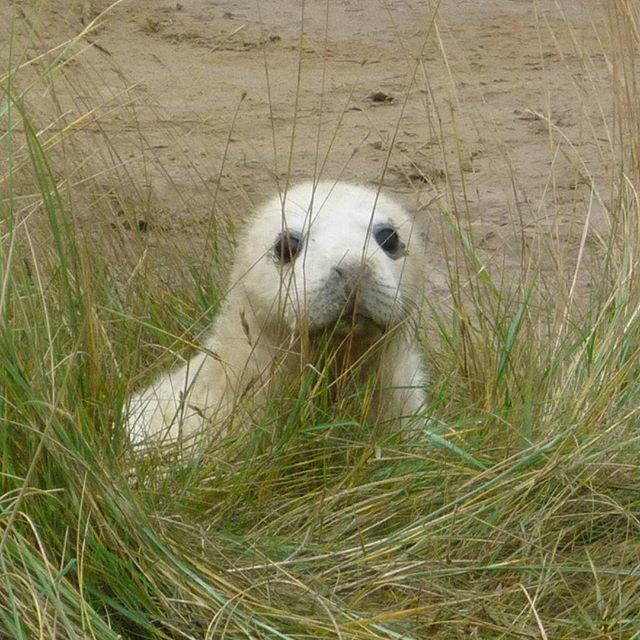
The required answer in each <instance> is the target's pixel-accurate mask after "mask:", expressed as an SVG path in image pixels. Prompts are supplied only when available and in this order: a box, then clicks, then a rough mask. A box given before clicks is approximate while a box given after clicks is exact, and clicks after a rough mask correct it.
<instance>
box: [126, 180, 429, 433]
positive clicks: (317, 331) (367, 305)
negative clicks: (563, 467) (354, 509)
mask: <svg viewBox="0 0 640 640" xmlns="http://www.w3.org/2000/svg"><path fill="white" fill-rule="evenodd" d="M412 232H413V224H412V220H411V218H410V217H409V216H408V214H407V213H406V212H405V211H404V209H403V208H402V207H401V206H399V205H398V204H397V203H395V202H394V201H393V200H391V199H389V198H387V197H385V196H384V195H382V194H379V193H378V192H377V191H375V190H371V189H368V188H365V187H360V186H355V185H351V184H345V183H340V182H337V183H336V182H320V183H317V184H314V183H311V182H308V183H303V184H300V185H298V186H296V187H294V188H292V189H291V190H290V191H289V192H288V193H287V194H286V197H285V199H284V201H283V200H282V199H281V198H280V197H276V198H273V199H272V200H271V201H269V202H268V203H267V204H266V205H264V206H263V207H261V208H260V209H259V210H258V211H257V214H256V215H255V216H254V217H253V218H252V219H251V220H250V221H249V223H248V224H247V225H246V227H245V229H244V231H243V233H242V236H241V239H240V241H239V244H238V248H237V252H236V259H235V263H234V267H233V269H232V272H231V286H230V288H229V290H228V293H227V296H226V298H225V300H224V302H223V305H222V308H221V311H220V313H219V315H218V317H217V318H216V320H215V321H214V323H213V326H212V327H211V330H210V331H209V333H208V334H207V336H206V338H205V340H204V345H203V348H202V350H201V351H200V352H199V353H197V354H196V355H195V356H193V357H192V358H191V359H190V360H189V361H187V362H186V363H185V364H184V365H182V366H181V367H179V368H177V369H175V370H173V371H171V372H169V373H167V374H166V375H164V376H162V377H160V378H159V379H158V380H156V381H155V382H154V383H152V384H151V385H150V386H149V387H147V388H146V389H144V390H142V391H141V392H139V393H137V394H135V395H134V396H133V397H132V398H131V400H130V402H129V408H128V416H127V422H126V426H127V429H128V433H129V434H130V436H131V439H132V441H133V442H134V443H140V442H145V441H153V440H158V439H167V438H168V439H170V440H175V439H178V438H180V439H182V438H184V437H187V436H191V435H193V434H195V433H198V432H201V431H202V430H203V429H204V428H207V429H213V430H214V431H215V432H222V431H224V430H225V429H226V428H227V427H228V425H229V424H230V420H231V419H232V418H238V419H241V417H242V409H243V407H249V406H255V405H256V402H258V403H259V402H260V401H263V400H265V399H266V397H268V396H269V394H270V393H271V392H272V390H273V385H274V383H275V382H277V381H281V380H282V379H283V378H286V377H289V378H292V377H294V376H296V375H300V373H301V371H302V370H303V369H304V368H305V367H307V366H311V367H317V362H316V361H315V358H316V356H317V354H318V353H319V351H322V353H323V354H324V360H325V361H326V360H327V359H328V361H329V362H330V364H331V370H332V372H333V373H332V377H333V378H334V380H333V381H334V382H336V381H337V382H339V381H340V379H341V378H348V377H350V376H351V372H352V370H356V369H357V371H358V376H359V378H362V379H363V380H365V379H370V378H371V376H375V385H376V387H375V388H376V393H375V396H376V397H375V399H374V401H373V402H372V404H371V409H370V413H371V412H373V414H374V415H373V416H370V417H373V418H375V419H378V420H396V421H399V422H400V423H401V422H402V421H403V420H405V419H407V418H409V417H411V416H412V415H414V414H415V412H416V411H417V410H418V409H419V408H420V407H421V406H422V405H423V403H424V400H425V397H424V382H425V376H424V372H423V367H422V362H421V357H420V350H419V345H418V340H417V335H416V323H417V318H416V314H417V311H418V307H419V304H420V302H421V300H420V296H421V295H422V290H423V286H422V282H423V279H424V273H423V269H422V265H421V260H420V255H419V254H420V252H419V251H417V250H415V247H416V245H419V244H420V243H419V242H418V238H417V237H415V238H414V237H412V236H413V233H412ZM415 235H416V236H417V234H415ZM411 246H413V247H414V250H413V251H411V250H410V248H411ZM354 367H355V368H354ZM332 386H334V385H332ZM337 388H339V384H338V385H337Z"/></svg>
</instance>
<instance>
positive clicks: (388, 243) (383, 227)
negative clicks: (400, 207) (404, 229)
mask: <svg viewBox="0 0 640 640" xmlns="http://www.w3.org/2000/svg"><path fill="white" fill-rule="evenodd" d="M373 237H374V238H375V239H376V242H377V243H378V244H379V245H380V247H381V248H382V250H383V251H384V252H385V253H386V254H387V255H389V256H391V257H392V258H397V257H399V256H400V254H401V253H402V250H403V249H404V244H402V242H400V236H398V232H397V231H396V230H395V228H394V227H393V226H392V225H390V224H378V225H376V226H375V227H374V229H373Z"/></svg>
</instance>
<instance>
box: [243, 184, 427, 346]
mask: <svg viewBox="0 0 640 640" xmlns="http://www.w3.org/2000/svg"><path fill="white" fill-rule="evenodd" d="M412 232H413V224H412V220H411V218H410V217H409V215H408V214H407V213H406V212H405V211H404V209H403V208H402V207H401V206H400V205H398V204H397V203H395V202H393V201H392V200H390V199H389V198H387V197H385V196H384V195H382V194H379V193H378V191H376V190H372V189H368V188H365V187H361V186H355V185H351V184H345V183H341V182H320V183H317V184H314V183H311V182H306V183H303V184H300V185H298V186H295V187H293V188H292V189H290V190H289V191H288V193H287V194H286V197H285V198H284V200H283V199H281V198H280V197H276V198H274V199H272V200H271V201H270V202H268V203H267V204H266V205H265V206H263V207H262V208H261V209H259V211H258V213H257V215H256V217H255V218H254V219H253V220H252V221H251V222H250V225H249V226H248V227H247V229H246V231H245V233H244V234H243V241H242V243H241V245H240V247H239V253H240V255H239V256H238V260H237V262H236V266H237V265H241V267H242V271H238V269H236V273H235V274H234V276H233V277H232V282H235V283H237V284H238V286H240V287H242V289H243V293H244V296H243V297H244V299H245V300H250V301H251V307H252V309H251V311H252V314H253V316H254V317H255V318H257V319H258V320H259V321H260V322H262V323H264V324H263V327H266V325H267V324H269V323H275V324H276V325H282V324H284V326H285V327H286V330H288V331H289V333H292V332H293V333H295V334H298V335H299V334H302V333H307V334H308V335H311V336H313V335H318V334H322V333H327V332H330V333H331V334H332V335H335V336H337V337H339V338H343V337H344V336H345V334H346V333H347V332H349V333H351V334H352V335H354V336H355V337H357V338H358V339H360V337H362V339H365V338H366V337H373V336H378V337H379V336H381V335H382V334H384V333H385V332H387V331H388V330H389V329H390V328H391V327H393V326H397V325H400V324H402V323H403V321H405V320H407V319H408V318H409V317H410V315H411V314H410V310H411V309H412V308H413V307H415V305H416V297H417V293H418V289H419V284H418V283H419V281H420V274H419V273H417V272H416V271H417V269H416V268H415V264H412V263H411V261H410V260H407V256H408V251H409V243H410V240H411V236H412ZM414 263H415V260H414ZM248 265H251V266H250V267H249V268H247V267H248Z"/></svg>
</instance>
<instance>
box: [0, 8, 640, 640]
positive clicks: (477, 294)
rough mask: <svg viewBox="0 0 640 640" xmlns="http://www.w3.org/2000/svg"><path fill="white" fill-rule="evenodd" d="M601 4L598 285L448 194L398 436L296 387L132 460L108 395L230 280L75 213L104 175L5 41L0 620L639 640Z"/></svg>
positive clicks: (625, 93) (629, 163)
mask: <svg viewBox="0 0 640 640" xmlns="http://www.w3.org/2000/svg"><path fill="white" fill-rule="evenodd" d="M614 5H615V6H613V5H612V6H613V8H612V9H611V16H610V18H611V24H612V28H613V29H614V32H615V33H618V34H620V37H619V39H618V43H619V46H620V51H617V52H614V53H613V55H614V61H615V65H614V72H615V73H614V82H615V85H614V86H615V87H616V92H615V96H616V102H617V105H616V114H617V115H616V120H615V122H614V123H613V126H614V127H615V129H616V130H617V131H618V135H619V140H620V145H618V144H617V143H616V144H615V145H614V146H612V149H611V154H612V157H615V158H616V159H617V163H616V165H615V166H616V170H615V175H614V176H613V183H614V190H613V196H612V198H611V199H610V204H609V205H608V215H609V218H610V222H611V233H610V235H609V236H608V237H607V238H606V239H605V243H604V247H603V249H602V252H601V256H599V259H600V263H599V264H598V265H597V269H596V268H594V269H593V272H592V274H591V283H592V286H591V290H590V293H589V295H588V296H584V297H580V298H578V296H575V295H573V289H572V287H571V284H570V283H571V278H569V284H568V285H567V286H566V287H565V284H564V283H560V284H559V285H558V286H557V287H556V288H553V287H552V285H550V284H549V282H548V280H545V279H544V278H543V277H542V276H541V275H540V274H538V273H536V272H535V270H534V271H533V273H531V272H526V270H524V271H523V274H525V273H528V275H526V277H525V275H523V277H522V279H521V280H520V281H517V282H515V283H513V282H510V283H509V286H507V285H506V284H505V282H504V279H502V278H500V277H499V275H500V274H495V273H493V272H492V270H491V269H490V268H489V267H488V266H487V265H486V264H485V263H484V262H483V256H482V255H481V253H480V251H479V250H478V249H477V247H476V245H475V244H474V241H473V238H472V236H471V234H470V233H468V231H467V230H466V227H465V224H464V222H462V223H460V222H458V220H460V219H462V218H463V217H464V216H457V217H456V216H455V215H453V214H452V213H450V212H449V211H447V210H445V211H444V212H443V213H444V214H445V216H446V215H449V220H450V224H451V226H452V228H453V229H454V235H455V236H456V238H457V244H456V251H458V256H459V259H458V266H457V268H456V269H453V268H452V270H451V272H450V273H449V287H450V293H451V299H452V301H453V302H452V305H451V308H450V309H449V311H443V310H442V309H437V308H436V309H433V310H432V311H431V316H430V317H431V319H432V321H433V323H434V325H435V326H436V327H437V337H436V338H435V339H434V340H433V341H432V346H431V347H430V350H429V359H430V366H431V370H432V389H431V397H432V404H431V408H430V410H429V411H430V420H429V431H428V433H426V434H425V438H424V440H423V441H418V442H410V443H406V442H404V443H403V442H401V441H398V439H397V438H394V437H392V436H389V435H388V434H385V433H380V432H378V431H376V430H375V428H371V427H370V426H368V425H366V424H361V421H359V420H358V416H357V413H355V414H354V413H350V412H349V408H348V407H347V409H345V411H344V412H343V415H336V414H335V411H332V408H331V406H330V405H328V403H327V401H326V399H327V394H326V389H322V388H319V389H318V388H313V387H310V388H307V389H305V388H303V392H302V393H301V395H300V397H299V398H298V399H297V400H291V399H290V400H289V401H288V402H287V403H286V405H285V406H286V410H283V407H282V406H280V405H277V404H276V402H275V401H274V407H273V411H272V412H270V413H269V414H268V416H267V418H265V419H264V422H263V423H262V424H257V425H251V427H252V428H251V429H248V431H247V433H246V434H245V435H243V436H242V437H239V438H235V439H232V438H229V439H227V440H225V441H224V442H222V443H220V444H219V445H218V446H217V447H215V448H212V449H211V450H209V451H207V452H206V453H205V454H203V455H202V456H201V457H200V458H198V459H197V460H194V461H189V462H187V463H185V462H184V461H180V460H179V459H176V456H175V453H174V452H171V451H167V452H165V453H163V454H157V455H156V456H154V457H150V458H146V459H139V458H136V457H135V456H132V454H131V452H130V451H129V448H128V446H127V442H126V437H125V434H124V433H123V432H122V429H121V428H120V425H119V415H120V410H121V407H122V406H123V403H124V401H125V398H126V395H127V393H128V392H129V390H130V389H131V388H132V387H134V386H136V385H137V384H138V383H139V380H140V372H141V371H142V372H143V373H142V377H144V376H148V375H149V373H148V372H147V373H145V369H146V368H147V367H151V368H152V369H154V370H160V369H163V368H164V367H165V366H166V364H167V363H168V362H170V361H171V357H170V356H162V357H158V353H159V351H158V350H157V349H155V348H154V347H152V346H144V347H143V348H142V349H139V348H138V347H139V345H141V344H142V345H151V344H154V343H155V344H160V345H162V346H163V347H166V348H167V349H169V350H178V351H182V350H184V347H185V343H186V344H189V343H190V342H191V341H193V340H194V339H195V337H196V336H197V334H198V332H199V331H200V330H202V329H203V328H204V327H205V326H206V324H207V320H208V319H210V317H211V316H212V315H213V314H214V313H215V308H216V306H217V304H218V303H217V301H218V299H219V296H220V291H219V278H218V277H217V276H216V275H215V273H216V272H215V270H212V269H209V270H208V271H207V273H210V274H211V275H210V276H208V277H206V278H202V277H201V275H199V274H198V275H196V272H194V274H193V277H191V278H190V279H189V277H186V276H185V279H184V280H183V281H181V283H182V284H181V286H180V287H176V288H175V290H168V289H167V287H165V286H162V285H160V284H158V279H157V277H156V275H157V274H155V273H154V272H147V271H146V269H144V268H139V269H137V270H136V271H135V277H131V278H129V279H128V280H127V281H126V282H123V280H122V273H121V272H120V271H119V270H118V269H117V264H116V261H114V260H112V254H111V253H110V252H109V251H108V247H107V248H105V250H104V251H102V250H96V247H95V245H92V244H91V243H90V242H88V241H87V238H86V237H84V236H83V235H82V233H80V232H79V230H78V229H77V227H76V224H75V218H74V216H73V213H74V211H73V206H72V202H73V198H72V196H73V195H74V193H75V192H76V191H80V190H81V188H82V185H83V184H84V183H85V180H86V179H88V178H85V177H83V176H85V175H88V176H91V175H95V174H96V173H97V172H96V171H95V170H92V169H91V168H90V167H84V168H83V171H85V172H86V174H82V175H80V174H76V173H74V171H71V172H68V171H65V170H66V168H67V162H68V157H67V155H66V154H68V153H72V152H73V147H72V146H71V145H70V142H67V143H66V145H68V146H66V145H65V144H63V142H62V141H61V140H62V138H61V137H58V139H57V141H56V140H52V137H51V135H50V133H49V132H48V130H47V127H46V126H44V127H40V128H39V127H38V125H37V124H36V121H37V119H38V117H37V115H34V112H33V108H32V107H31V106H30V102H29V92H28V90H27V89H26V88H25V86H26V85H25V84H24V83H23V80H22V75H21V74H22V73H23V70H21V69H20V68H19V66H20V64H21V62H22V60H21V59H19V58H16V59H14V61H13V66H12V71H11V72H10V73H9V74H8V75H6V76H4V77H3V79H2V91H3V97H2V100H1V102H0V118H1V120H2V126H1V129H0V131H2V133H0V148H2V149H3V152H2V157H3V158H4V160H3V164H2V173H1V175H0V189H1V200H0V203H1V207H0V214H1V219H2V241H1V242H0V257H1V260H0V283H1V288H0V323H1V324H2V331H1V332H0V414H1V417H0V420H1V422H0V465H1V466H0V637H2V638H16V639H23V638H25V639H26V638H85V637H86V638H99V639H100V640H105V639H106V640H108V639H110V638H114V639H115V638H148V639H165V638H171V639H174V638H175V639H177V638H264V639H267V638H268V639H270V640H271V639H273V638H282V639H284V638H323V637H327V638H328V637H331V638H343V639H353V640H355V639H363V640H364V639H372V638H379V639H383V638H384V639H400V638H402V639H403V640H405V639H406V640H408V639H410V638H413V639H426V638H443V639H445V638H447V639H449V638H474V637H476V638H483V639H484V638H580V639H582V640H586V639H588V638H594V639H595V638H603V639H604V638H607V639H609V638H611V639H613V638H616V639H618V638H625V639H631V638H640V617H639V615H638V611H640V573H639V572H640V565H639V561H638V558H639V557H640V492H639V490H638V487H639V486H640V482H639V481H640V463H639V460H640V433H639V431H638V424H639V419H638V413H639V412H640V376H639V375H638V373H639V371H638V370H639V367H640V365H639V362H640V360H639V358H638V355H639V352H640V290H639V289H640V285H639V284H638V283H639V282H640V279H639V278H638V273H637V271H638V268H639V267H638V264H639V262H638V261H639V258H640V203H639V201H638V197H637V193H636V190H635V189H636V186H637V184H638V166H637V144H638V142H639V141H640V129H638V124H637V119H635V118H633V117H630V116H629V114H630V113H631V114H633V111H632V110H633V109H637V104H638V101H637V99H638V97H639V94H638V93H637V91H636V89H635V84H634V80H633V79H634V78H635V76H634V75H633V68H632V66H631V68H630V67H629V65H632V64H633V62H632V61H633V59H634V58H633V57H632V56H631V55H630V54H631V53H633V54H634V55H637V54H638V53H640V41H639V39H638V36H637V34H638V30H639V27H640V15H639V14H638V10H637V8H636V7H635V5H634V4H633V3H631V2H624V1H623V0H619V1H618V2H617V3H614ZM67 55H71V54H70V53H69V52H67ZM65 60H66V58H65ZM54 62H55V64H52V66H51V68H48V67H47V71H46V73H47V74H49V73H54V72H55V70H56V68H59V66H60V64H61V63H62V58H61V59H56V60H54ZM40 73H44V72H43V71H41V72H40ZM36 80H37V78H36ZM36 80H34V82H35V81H36ZM84 122H85V118H83V117H81V118H79V119H78V121H74V122H70V123H68V124H67V125H66V128H65V131H66V137H68V138H69V139H70V140H72V139H73V135H74V132H75V131H79V130H80V129H81V127H82V126H83V123H84ZM623 143H624V144H623ZM107 144H108V137H107V138H105V145H107ZM110 170H113V171H116V170H117V169H110ZM461 173H462V172H461ZM91 184H92V185H93V186H95V189H96V190H95V193H97V196H96V198H95V200H96V202H103V203H104V202H109V201H110V200H109V198H105V194H104V193H103V192H101V191H100V190H99V189H98V187H97V186H96V185H97V182H96V183H95V184H94V183H93V182H92V183H91ZM588 184H589V185H590V187H591V188H593V189H594V190H595V185H593V184H592V183H590V182H589V183H588ZM92 188H93V187H92ZM125 215H127V216H131V217H132V219H134V218H135V216H136V215H137V213H136V212H135V211H125ZM37 216H39V217H40V218H41V219H43V220H46V221H47V222H46V229H45V230H41V231H39V232H38V233H39V235H38V233H35V232H33V231H31V230H30V229H31V227H30V226H29V224H27V223H28V221H29V220H30V219H33V218H35V217H37ZM211 228H212V238H210V241H211V244H210V245H209V246H217V244H216V242H218V241H220V235H221V234H223V231H221V230H220V227H219V226H218V225H213V224H212V226H211ZM214 236H215V237H214ZM582 268H588V265H587V264H586V263H585V265H583V266H582ZM178 290H179V291H180V294H179V295H178V294H176V293H175V291H178ZM139 352H141V353H139Z"/></svg>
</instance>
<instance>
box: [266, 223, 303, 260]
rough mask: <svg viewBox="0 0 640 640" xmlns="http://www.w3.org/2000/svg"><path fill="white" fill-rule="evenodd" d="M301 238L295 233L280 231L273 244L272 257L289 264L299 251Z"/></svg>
mask: <svg viewBox="0 0 640 640" xmlns="http://www.w3.org/2000/svg"><path fill="white" fill-rule="evenodd" d="M301 248H302V239H301V238H300V236H299V235H298V234H297V233H292V232H289V231H285V232H283V233H281V234H280V235H279V236H278V238H277V239H276V241H275V243H274V245H273V257H274V259H275V261H276V262H279V263H280V264H289V263H290V262H291V261H292V260H293V259H294V258H295V257H296V256H297V255H298V253H300V249H301Z"/></svg>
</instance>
